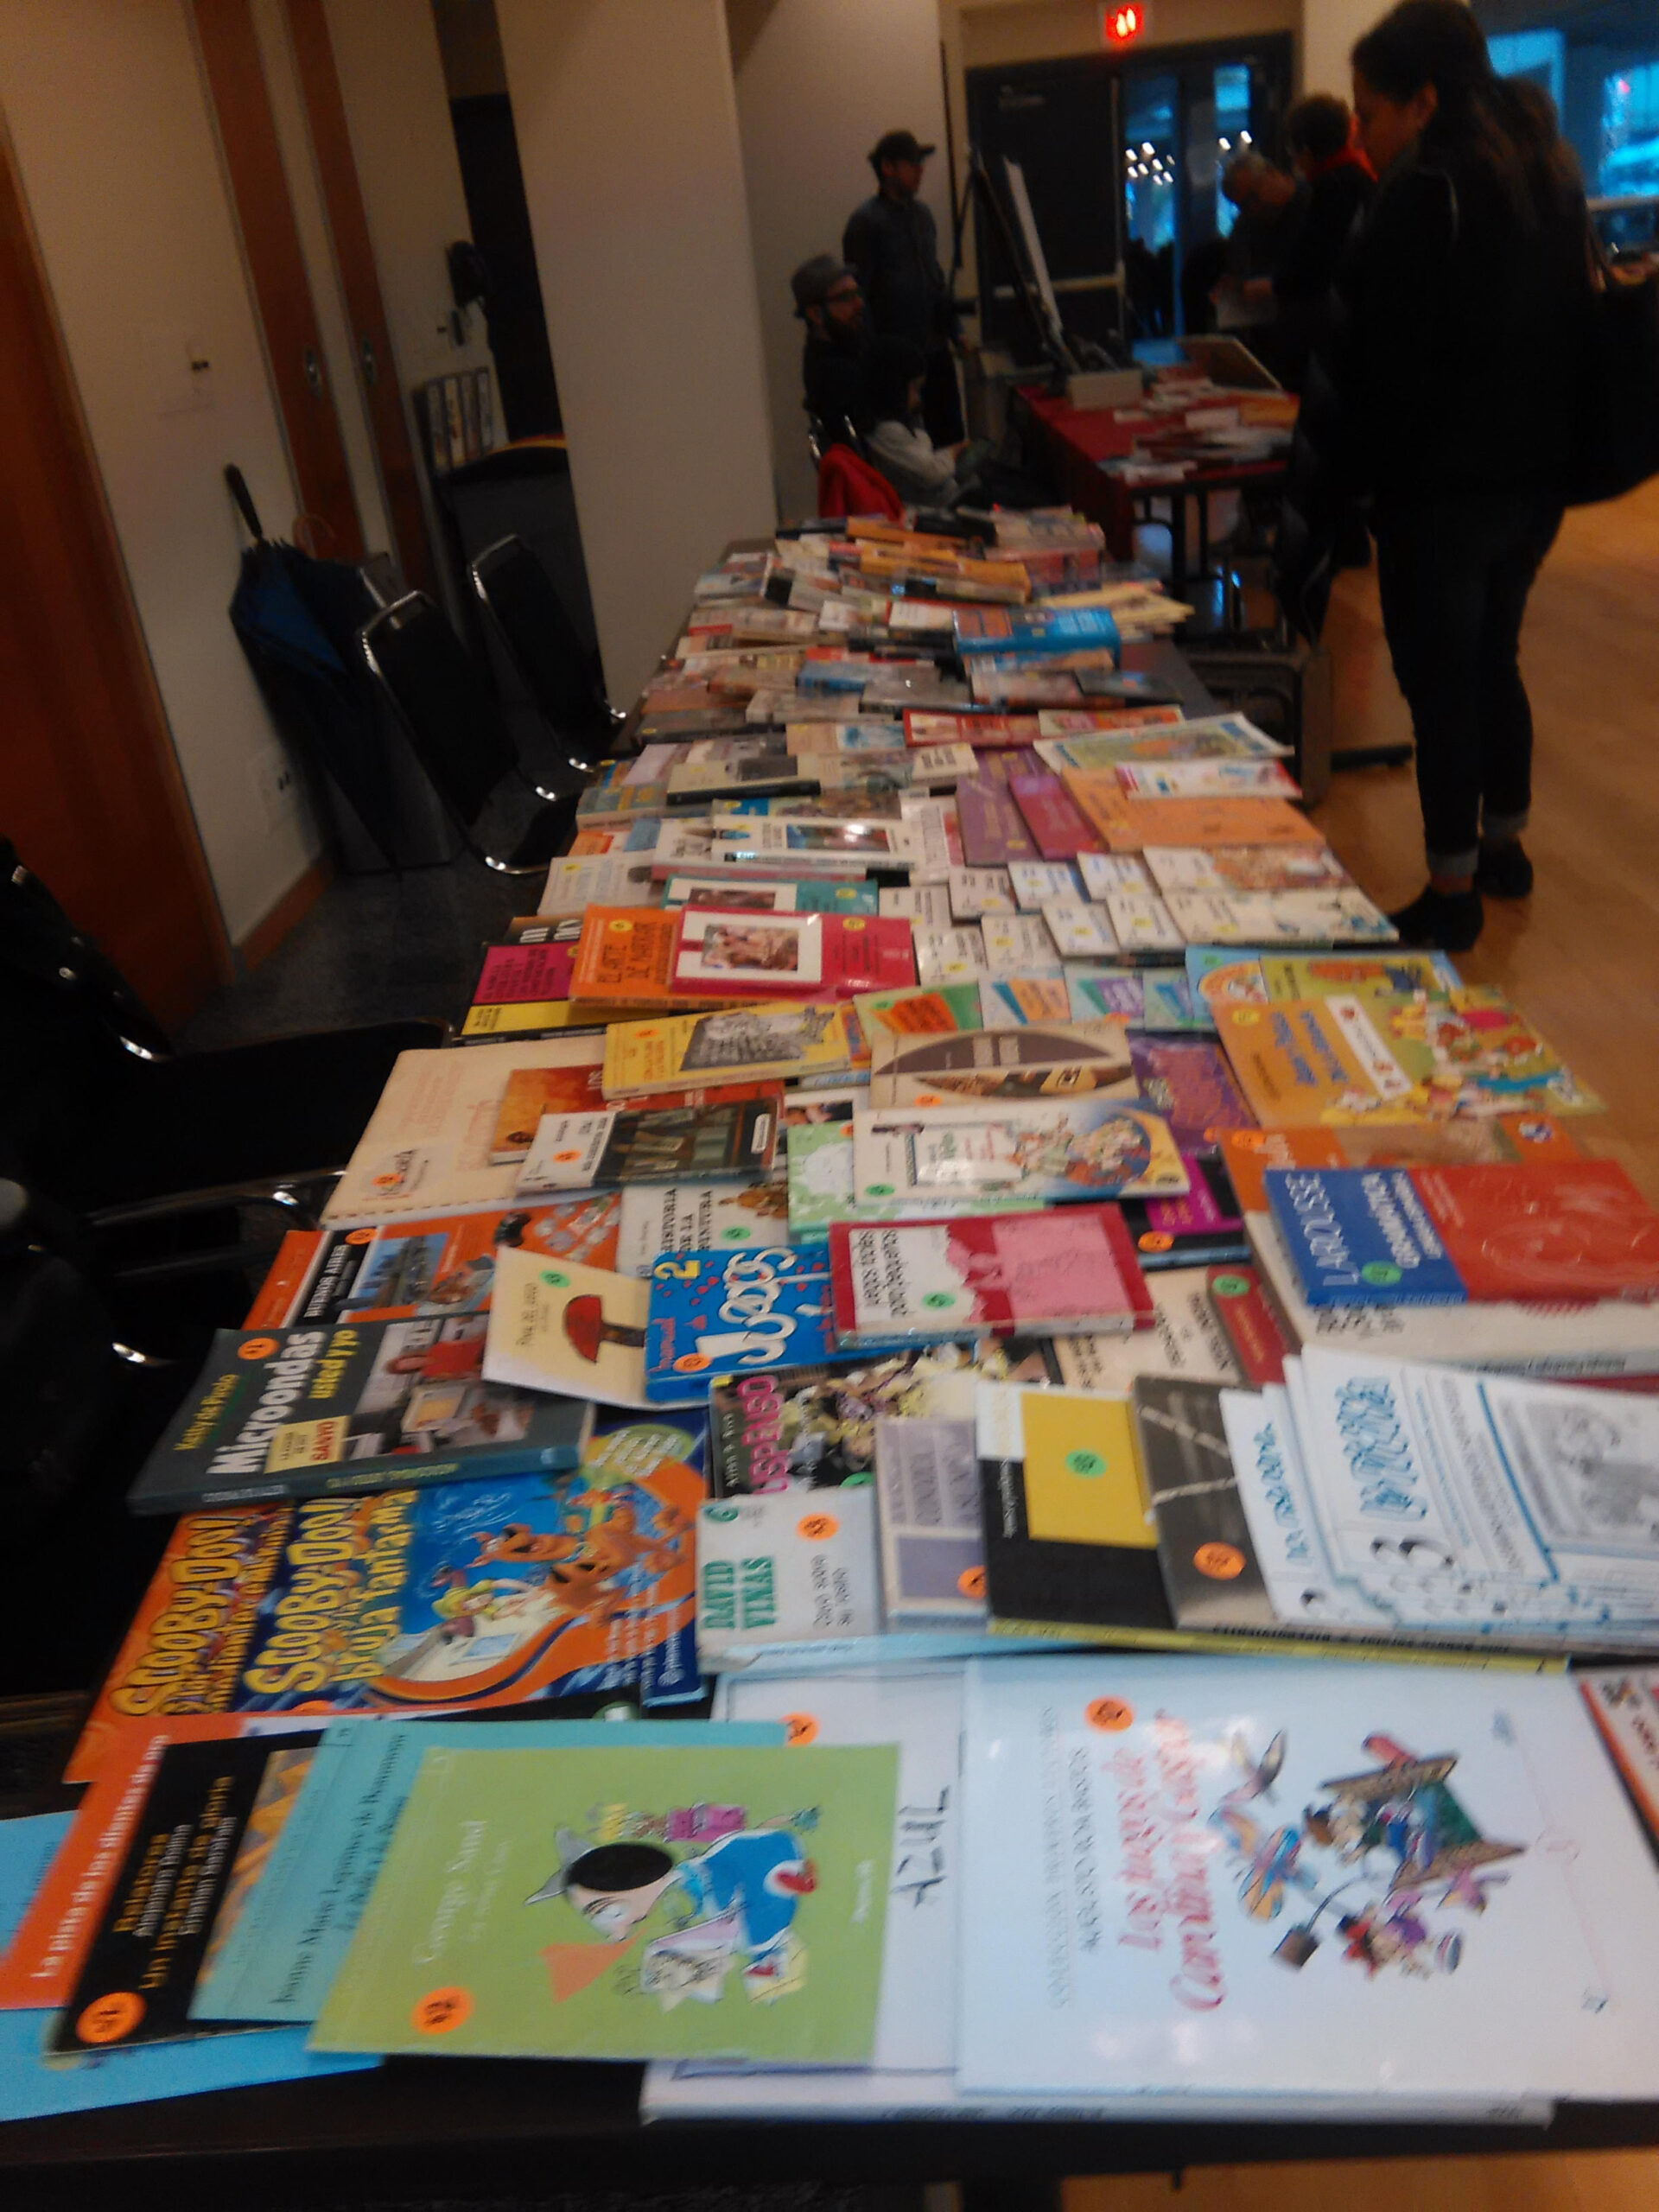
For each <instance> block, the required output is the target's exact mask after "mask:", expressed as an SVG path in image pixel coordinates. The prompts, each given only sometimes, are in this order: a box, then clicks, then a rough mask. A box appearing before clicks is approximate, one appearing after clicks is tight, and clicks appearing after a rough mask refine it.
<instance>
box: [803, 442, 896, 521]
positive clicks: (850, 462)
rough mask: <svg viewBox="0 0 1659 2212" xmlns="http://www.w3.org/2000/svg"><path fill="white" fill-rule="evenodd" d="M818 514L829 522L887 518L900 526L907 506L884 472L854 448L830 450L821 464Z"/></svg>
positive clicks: (826, 452)
mask: <svg viewBox="0 0 1659 2212" xmlns="http://www.w3.org/2000/svg"><path fill="white" fill-rule="evenodd" d="M818 512H819V514H820V515H821V516H823V517H825V518H834V517H836V516H842V515H885V516H886V518H887V520H888V521H889V522H900V521H902V520H903V519H904V512H905V506H904V502H903V500H902V499H900V498H899V494H898V493H896V492H895V491H894V490H893V486H892V485H891V484H889V483H888V481H887V478H886V477H885V476H883V475H882V474H881V473H880V470H879V469H876V468H872V467H871V466H870V464H869V462H868V461H865V460H863V459H862V458H861V456H860V455H859V454H855V452H854V451H853V448H851V446H830V447H829V448H827V449H826V450H825V453H824V455H823V460H822V461H819V463H818Z"/></svg>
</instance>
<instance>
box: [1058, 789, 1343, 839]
mask: <svg viewBox="0 0 1659 2212" xmlns="http://www.w3.org/2000/svg"><path fill="white" fill-rule="evenodd" d="M1071 773H1072V771H1070V770H1068V771H1067V774H1068V777H1069V776H1070V775H1071ZM1074 796H1075V794H1074ZM1078 804H1079V805H1081V804H1082V801H1081V800H1079V801H1078ZM1084 811H1085V812H1087V809H1086V808H1085V809H1084ZM1091 818H1092V817H1091ZM1096 826H1097V827H1098V826H1100V825H1098V824H1097V825H1096ZM1106 836H1107V841H1108V842H1109V844H1110V846H1111V849H1112V850H1113V851H1114V852H1115V853H1138V852H1139V851H1140V850H1141V847H1142V846H1144V845H1322V844H1323V843H1324V842H1325V836H1324V833H1323V831H1322V830H1321V829H1319V826H1318V824H1317V823H1313V822H1310V821H1309V820H1308V818H1307V817H1306V815H1305V814H1303V813H1302V812H1300V810H1299V809H1298V808H1296V807H1294V806H1293V805H1292V804H1291V803H1290V801H1289V800H1288V799H1287V798H1128V797H1126V798H1124V801H1123V816H1122V823H1121V824H1120V825H1119V826H1118V827H1117V828H1116V829H1108V830H1107V831H1106Z"/></svg>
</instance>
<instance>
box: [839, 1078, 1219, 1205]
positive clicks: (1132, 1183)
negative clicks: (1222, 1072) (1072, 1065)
mask: <svg viewBox="0 0 1659 2212" xmlns="http://www.w3.org/2000/svg"><path fill="white" fill-rule="evenodd" d="M853 1177H854V1191H855V1196H856V1197H857V1198H859V1199H860V1200H861V1201H864V1200H868V1199H879V1200H886V1199H889V1198H907V1197H910V1196H912V1195H915V1196H918V1197H921V1198H938V1197H942V1196H946V1195H953V1196H956V1197H958V1198H962V1199H963V1201H964V1202H971V1200H972V1199H973V1198H975V1197H976V1195H978V1194H979V1193H981V1192H985V1193H988V1194H995V1195H996V1196H999V1197H1002V1198H1020V1199H1022V1200H1024V1201H1026V1202H1027V1204H1029V1205H1049V1204H1052V1202H1053V1201H1055V1200H1057V1199H1065V1200H1067V1201H1086V1200H1090V1199H1100V1198H1131V1197H1133V1198H1159V1197H1164V1196H1170V1197H1179V1195H1180V1194H1181V1193H1182V1192H1185V1189H1186V1187H1187V1173H1186V1169H1185V1167H1184V1166H1182V1164H1181V1156H1180V1154H1179V1152H1178V1151H1177V1150H1176V1148H1175V1146H1174V1142H1173V1140H1172V1138H1171V1136H1170V1133H1169V1129H1168V1127H1167V1125H1166V1123H1165V1122H1163V1121H1162V1120H1161V1119H1160V1117H1159V1116H1157V1115H1156V1114H1149V1113H1147V1112H1146V1111H1145V1110H1144V1109H1141V1107H1139V1106H1132V1105H1127V1104H1124V1103H1122V1102H1121V1101H1119V1100H1117V1099H1115V1098H1100V1097H1091V1096H1075V1097H1071V1098H1066V1099H1055V1100H1041V1099H1039V1100H1032V1101H1027V1100H1019V1101H1016V1102H1014V1103H1009V1104H1007V1105H1004V1104H1001V1103H985V1104H982V1105H963V1106H927V1107H919V1106H918V1107H914V1108H906V1107H899V1108H890V1109H886V1110H885V1111H881V1112H877V1111H874V1110H872V1111H870V1112H868V1113H863V1114H855V1116H853Z"/></svg>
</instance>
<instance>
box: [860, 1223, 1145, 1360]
mask: <svg viewBox="0 0 1659 2212" xmlns="http://www.w3.org/2000/svg"><path fill="white" fill-rule="evenodd" d="M829 1268H830V1280H831V1285H832V1288H833V1292H834V1298H835V1329H836V1336H837V1337H838V1338H840V1339H841V1341H842V1344H843V1345H844V1346H846V1347H848V1348H851V1347H853V1346H856V1345H858V1344H868V1343H871V1342H875V1343H880V1342H883V1341H884V1340H887V1339H891V1338H904V1337H906V1336H917V1337H956V1336H977V1335H981V1334H982V1333H984V1332H987V1331H992V1332H1019V1333H1021V1334H1025V1335H1030V1334H1032V1333H1033V1332H1043V1331H1045V1330H1046V1331H1051V1332H1053V1333H1054V1334H1055V1335H1060V1336H1065V1335H1074V1334H1077V1333H1081V1332H1090V1331H1092V1332H1100V1333H1103V1334H1108V1335H1109V1334H1111V1333H1112V1332H1122V1333H1125V1334H1127V1333H1128V1331H1129V1330H1131V1329H1134V1328H1137V1327H1142V1326H1144V1325H1147V1323H1148V1322H1149V1321H1150V1319H1151V1318H1152V1300H1151V1297H1150V1295H1149V1294H1148V1293H1147V1287H1146V1283H1145V1281H1143V1279H1142V1277H1141V1270H1140V1268H1139V1267H1138V1266H1137V1265H1136V1264H1135V1252H1134V1248H1133V1246H1132V1245H1131V1244H1130V1242H1129V1238H1128V1231H1127V1230H1125V1228H1124V1226H1123V1217H1122V1215H1121V1214H1120V1213H1119V1211H1118V1210H1117V1208H1116V1206H1111V1205H1095V1206H1065V1207H1058V1208H1056V1209H1055V1210H1054V1211H1052V1212H1048V1213H1026V1214H1007V1215H988V1216H976V1215H969V1216H958V1217H957V1218H955V1219H954V1220H952V1221H950V1222H949V1223H938V1224H934V1223H929V1222H907V1223H901V1224H897V1225H895V1226H892V1227H880V1226H868V1227H867V1226H864V1225H863V1224H849V1223H846V1222H836V1224H833V1225H832V1227H831V1229H830V1231H829Z"/></svg>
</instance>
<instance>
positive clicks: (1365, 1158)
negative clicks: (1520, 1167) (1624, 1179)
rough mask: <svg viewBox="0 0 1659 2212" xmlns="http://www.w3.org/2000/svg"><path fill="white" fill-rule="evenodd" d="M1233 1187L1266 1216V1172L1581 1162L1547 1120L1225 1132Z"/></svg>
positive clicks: (1568, 1135) (1564, 1134)
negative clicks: (1279, 1169)
mask: <svg viewBox="0 0 1659 2212" xmlns="http://www.w3.org/2000/svg"><path fill="white" fill-rule="evenodd" d="M1218 1141H1219V1143H1220V1146H1221V1153H1222V1158H1223V1160H1224V1162H1225V1164H1226V1168H1227V1175H1228V1179H1229V1181H1230V1183H1231V1184H1232V1186H1233V1190H1234V1192H1235V1193H1236V1196H1237V1198H1238V1202H1239V1205H1240V1207H1241V1209H1242V1210H1243V1211H1244V1212H1246V1213H1265V1212H1266V1211H1267V1210H1268V1194H1267V1188H1266V1185H1265V1184H1264V1183H1263V1181H1262V1177H1263V1175H1264V1174H1265V1173H1266V1171H1267V1170H1268V1168H1269V1167H1417V1166H1426V1167H1427V1166H1433V1167H1478V1166H1497V1165H1498V1164H1499V1163H1500V1162H1503V1161H1511V1160H1514V1161H1521V1160H1529V1161H1533V1162H1535V1163H1536V1164H1538V1165H1545V1164H1550V1165H1554V1163H1556V1162H1559V1161H1561V1160H1578V1159H1580V1158H1581V1157H1582V1154H1580V1150H1579V1147H1578V1144H1577V1142H1576V1141H1575V1140H1574V1139H1573V1135H1572V1132H1571V1131H1570V1130H1569V1129H1567V1128H1565V1127H1564V1126H1563V1125H1562V1124H1561V1123H1560V1122H1556V1121H1553V1120H1552V1119H1551V1118H1550V1117H1549V1116H1548V1115H1547V1114H1499V1115H1493V1116H1491V1117H1490V1118H1489V1119H1487V1120H1485V1121H1474V1120H1470V1119H1465V1120H1462V1121H1456V1122H1389V1123H1383V1124H1381V1125H1378V1126H1368V1125H1367V1124H1366V1123H1364V1122H1352V1123H1350V1124H1348V1125H1346V1126H1344V1127H1339V1128H1298V1129H1224V1130H1223V1131H1222V1132H1221V1135H1220V1138H1219V1140H1218Z"/></svg>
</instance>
